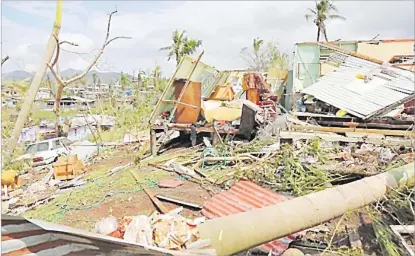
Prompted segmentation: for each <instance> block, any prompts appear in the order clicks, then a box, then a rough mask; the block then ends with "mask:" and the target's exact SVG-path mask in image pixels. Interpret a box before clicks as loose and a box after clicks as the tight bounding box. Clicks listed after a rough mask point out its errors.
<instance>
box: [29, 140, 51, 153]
mask: <svg viewBox="0 0 415 256" xmlns="http://www.w3.org/2000/svg"><path fill="white" fill-rule="evenodd" d="M48 149H49V143H48V142H42V143H37V144H32V145H29V146H28V147H27V149H26V153H27V154H30V153H36V152H42V151H47V150H48Z"/></svg>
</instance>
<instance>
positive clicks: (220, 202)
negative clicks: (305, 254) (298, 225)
mask: <svg viewBox="0 0 415 256" xmlns="http://www.w3.org/2000/svg"><path fill="white" fill-rule="evenodd" d="M285 200H287V198H286V197H284V196H282V195H279V194H277V193H274V192H272V191H271V190H269V189H265V188H262V187H260V186H258V185H256V184H255V183H252V182H250V181H248V180H240V181H238V182H237V183H235V184H234V185H233V186H232V187H231V189H229V190H228V191H224V192H222V193H219V194H217V195H215V196H214V197H212V198H211V199H209V200H208V201H206V202H205V203H204V204H203V210H202V214H203V215H204V216H206V217H207V218H210V219H214V218H219V217H223V216H227V215H232V214H236V213H240V212H245V211H249V210H253V209H256V208H262V207H265V206H269V205H273V204H278V203H280V202H282V201H285ZM301 234H302V233H295V234H291V235H289V236H287V237H283V238H280V239H277V240H274V241H271V242H269V243H266V244H263V245H261V246H259V247H258V249H260V250H261V251H264V252H266V253H269V252H271V254H269V255H281V254H282V253H283V252H284V251H285V250H286V249H287V248H288V246H289V244H290V243H291V242H292V241H293V240H295V239H296V237H297V236H299V235H301Z"/></svg>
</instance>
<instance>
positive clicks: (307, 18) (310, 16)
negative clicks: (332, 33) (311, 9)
mask: <svg viewBox="0 0 415 256" xmlns="http://www.w3.org/2000/svg"><path fill="white" fill-rule="evenodd" d="M304 17H305V19H306V21H309V20H310V19H311V18H313V17H314V15H311V14H309V13H307V14H306V15H304Z"/></svg>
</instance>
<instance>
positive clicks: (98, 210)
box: [60, 149, 211, 230]
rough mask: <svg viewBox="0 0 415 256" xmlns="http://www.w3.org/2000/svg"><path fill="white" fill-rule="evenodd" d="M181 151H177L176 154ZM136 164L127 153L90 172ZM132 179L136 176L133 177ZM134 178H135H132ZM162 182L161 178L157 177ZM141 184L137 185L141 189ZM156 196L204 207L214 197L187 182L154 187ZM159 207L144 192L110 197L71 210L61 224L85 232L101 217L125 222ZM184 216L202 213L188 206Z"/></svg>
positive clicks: (169, 205)
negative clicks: (83, 208)
mask: <svg viewBox="0 0 415 256" xmlns="http://www.w3.org/2000/svg"><path fill="white" fill-rule="evenodd" d="M176 150H178V149H175V150H174V151H176ZM132 161H133V155H131V154H128V153H127V152H124V151H123V152H122V153H119V154H116V155H115V156H114V157H109V158H107V159H102V160H99V161H97V162H96V163H94V164H92V165H90V166H88V169H89V170H90V171H89V172H91V173H93V172H94V171H93V170H95V169H100V168H103V167H105V168H106V169H111V168H114V167H117V166H121V165H125V164H127V163H129V162H132ZM146 171H147V170H146V169H145V168H143V169H140V170H138V173H140V172H141V173H143V172H146ZM177 177H178V175H175V174H170V173H168V174H166V175H165V176H163V177H162V178H161V179H163V180H164V179H167V180H174V179H175V178H177ZM131 178H132V177H131ZM132 179H133V178H132ZM156 179H157V180H159V178H156ZM138 186H139V185H137V188H139V187H138ZM149 190H150V191H151V192H152V193H153V194H154V195H163V196H167V197H173V198H177V199H180V200H182V201H185V202H189V203H194V204H198V205H203V202H204V201H206V200H208V199H209V198H210V197H211V196H210V195H209V193H208V192H207V191H206V190H205V189H204V188H202V187H201V186H200V185H198V184H196V183H193V182H191V181H184V184H183V185H181V186H179V187H177V188H160V187H157V186H156V187H154V188H152V189H149ZM163 204H164V205H165V206H166V207H167V208H168V209H175V208H177V207H180V205H177V204H172V203H168V202H165V201H163ZM156 209H157V208H156V207H155V205H154V204H153V203H152V201H151V200H150V198H149V197H148V195H147V194H146V193H145V192H144V191H140V192H134V193H129V194H117V195H114V196H112V197H108V198H107V199H106V200H104V202H102V203H101V204H100V205H99V206H97V207H95V208H91V209H88V210H70V211H67V212H66V214H65V215H64V216H63V217H62V219H61V221H60V224H63V225H68V226H71V227H74V228H80V229H84V230H92V229H93V227H94V226H95V223H96V222H97V221H99V220H100V219H101V218H104V217H107V216H109V215H110V214H111V215H113V216H115V217H116V218H117V219H118V220H121V219H122V218H123V217H124V216H136V215H140V214H145V215H149V214H151V213H152V212H153V211H155V210H156ZM182 215H183V216H185V217H188V218H195V217H198V216H201V214H200V210H195V209H191V208H186V207H184V210H183V212H182Z"/></svg>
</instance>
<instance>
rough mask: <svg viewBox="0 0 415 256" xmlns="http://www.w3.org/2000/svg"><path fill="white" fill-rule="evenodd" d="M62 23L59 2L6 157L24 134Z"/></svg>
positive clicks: (60, 0)
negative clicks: (22, 133) (43, 51)
mask: <svg viewBox="0 0 415 256" xmlns="http://www.w3.org/2000/svg"><path fill="white" fill-rule="evenodd" d="M61 22H62V0H58V1H57V6H56V17H55V23H54V24H53V29H52V32H51V35H50V36H49V41H48V44H47V46H46V51H45V55H44V57H43V59H42V62H41V63H40V65H39V69H38V70H37V72H36V74H35V76H34V77H33V80H32V83H31V85H30V88H29V91H28V92H27V94H26V97H25V99H24V102H23V106H22V108H21V110H20V112H19V116H18V118H17V121H16V124H15V126H14V129H13V132H12V134H11V137H10V139H9V141H8V143H7V144H6V151H5V152H3V153H4V154H5V155H6V156H11V155H12V153H13V151H14V149H15V147H16V144H17V141H18V140H19V136H20V133H21V132H22V129H23V126H24V123H25V122H26V120H27V117H28V116H29V113H30V110H31V108H32V104H33V101H34V100H35V97H36V94H37V91H38V89H39V86H40V84H41V82H42V79H43V77H44V75H45V72H46V68H47V65H46V64H47V63H49V62H50V61H51V59H52V56H53V53H54V52H55V48H56V39H55V37H57V36H58V35H59V31H60V28H61Z"/></svg>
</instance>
